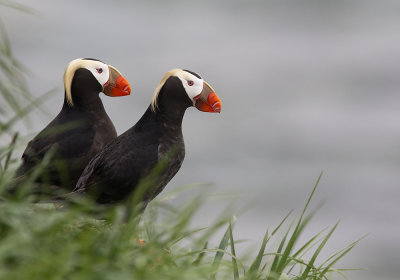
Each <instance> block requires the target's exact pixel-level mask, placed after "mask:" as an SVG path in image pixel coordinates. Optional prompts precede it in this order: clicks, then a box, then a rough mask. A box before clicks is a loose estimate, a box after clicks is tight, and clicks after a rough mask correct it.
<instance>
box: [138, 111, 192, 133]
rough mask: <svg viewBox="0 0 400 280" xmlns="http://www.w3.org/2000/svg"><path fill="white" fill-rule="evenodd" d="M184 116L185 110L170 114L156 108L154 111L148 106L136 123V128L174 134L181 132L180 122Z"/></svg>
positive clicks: (170, 112)
mask: <svg viewBox="0 0 400 280" xmlns="http://www.w3.org/2000/svg"><path fill="white" fill-rule="evenodd" d="M184 114H185V110H183V111H178V112H172V111H171V110H168V111H164V110H162V109H161V110H160V108H157V109H156V111H153V110H152V109H151V106H149V107H148V108H147V110H146V112H145V113H144V114H143V116H142V117H141V118H140V120H139V121H138V122H137V124H136V127H137V128H139V129H142V128H144V127H146V129H152V128H153V129H156V130H160V131H164V132H165V133H167V134H169V133H173V134H174V133H176V132H178V133H179V134H180V133H181V132H182V120H183V116H184Z"/></svg>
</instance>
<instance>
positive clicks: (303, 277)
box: [300, 222, 339, 280]
mask: <svg viewBox="0 0 400 280" xmlns="http://www.w3.org/2000/svg"><path fill="white" fill-rule="evenodd" d="M338 224H339V222H337V223H336V224H335V225H334V226H333V228H332V229H331V230H330V231H329V233H328V234H327V235H326V237H325V238H324V239H323V240H322V242H321V244H320V245H319V246H318V248H317V250H316V251H315V253H314V254H313V256H312V257H311V260H310V262H309V263H308V266H307V267H306V269H305V270H304V272H303V274H302V275H301V277H300V279H301V280H305V279H307V277H308V273H309V272H310V270H311V268H312V267H314V263H315V260H316V259H317V257H318V255H319V253H320V252H321V250H322V248H323V247H324V246H325V244H326V242H328V239H329V238H330V237H331V235H332V234H333V232H334V231H335V229H336V227H337V226H338Z"/></svg>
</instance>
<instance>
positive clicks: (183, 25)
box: [0, 0, 400, 280]
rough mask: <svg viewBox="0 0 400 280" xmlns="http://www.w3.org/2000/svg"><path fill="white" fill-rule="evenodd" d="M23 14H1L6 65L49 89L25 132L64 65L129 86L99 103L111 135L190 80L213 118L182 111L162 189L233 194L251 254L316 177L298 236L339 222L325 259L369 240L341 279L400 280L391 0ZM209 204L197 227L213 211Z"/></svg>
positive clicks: (42, 9) (394, 8) (88, 7)
mask: <svg viewBox="0 0 400 280" xmlns="http://www.w3.org/2000/svg"><path fill="white" fill-rule="evenodd" d="M24 2H25V4H27V5H31V6H32V5H33V3H32V2H31V1H24ZM33 8H35V9H36V10H37V11H39V15H28V14H21V13H19V12H16V11H13V10H10V9H6V8H4V7H0V12H1V15H2V17H3V19H4V21H5V23H6V27H7V30H8V31H9V35H10V37H11V41H12V45H13V49H14V51H15V54H16V56H17V57H19V58H20V59H21V60H22V61H23V62H24V63H25V64H26V65H27V66H28V67H29V68H30V69H31V70H32V71H33V75H32V77H31V78H30V79H29V84H30V86H31V89H32V91H34V92H35V93H37V94H38V95H39V94H41V93H43V92H45V91H47V90H49V89H52V88H55V87H58V89H59V95H57V96H55V97H54V98H52V99H51V100H49V101H48V103H47V105H48V106H49V107H50V108H51V113H52V115H51V116H45V115H43V114H40V113H36V114H35V113H34V114H33V115H32V118H33V120H34V124H35V125H34V127H33V128H31V129H29V130H28V131H29V132H34V131H37V130H39V129H41V128H42V127H43V126H44V125H45V124H46V123H47V122H48V121H49V120H50V119H51V118H52V117H53V116H54V115H55V114H56V113H58V111H59V109H60V107H61V103H62V99H63V95H62V74H63V71H64V68H65V66H66V64H67V63H68V62H69V61H70V60H71V59H74V58H77V57H97V58H99V59H102V60H103V61H105V62H107V63H110V64H112V65H114V66H116V67H117V68H118V69H119V70H120V71H121V72H122V73H123V74H124V75H125V76H126V77H127V78H128V80H130V81H132V85H133V89H134V93H133V95H132V96H130V97H128V98H120V99H118V98H116V99H111V98H107V97H104V98H103V100H104V104H105V106H106V109H107V111H108V112H109V115H110V117H111V118H112V120H113V121H114V124H115V126H116V127H117V130H118V132H119V133H121V132H123V131H125V130H126V129H128V128H129V127H130V126H132V125H133V124H134V123H135V122H136V120H138V118H139V117H140V116H141V115H142V113H143V112H144V111H145V109H146V108H147V106H148V104H149V102H150V100H151V96H152V92H153V90H154V88H155V86H156V85H157V84H158V82H159V80H160V79H161V77H162V75H163V74H164V73H165V72H166V71H167V70H169V69H171V68H176V67H184V68H186V69H191V70H193V71H195V72H197V73H199V74H200V75H202V76H203V78H205V80H207V81H208V82H209V83H210V84H211V85H212V86H213V87H214V88H215V90H216V91H217V93H218V94H219V96H220V97H221V99H222V101H223V110H222V113H221V114H220V115H214V114H204V113H201V112H198V111H196V110H194V109H191V110H188V112H187V114H186V116H185V121H184V136H185V141H186V148H187V154H186V159H185V163H184V165H183V167H182V169H181V171H180V172H179V174H178V175H177V176H176V177H175V178H174V180H173V181H171V183H170V184H169V185H168V189H173V188H174V187H176V186H180V185H183V184H187V183H193V182H213V183H215V186H216V187H215V188H216V190H217V191H241V192H242V195H241V202H242V203H243V204H246V203H249V202H250V201H251V205H252V207H251V209H250V210H249V211H248V212H246V214H244V215H242V216H241V217H239V221H238V225H237V228H236V234H235V235H236V236H237V238H240V239H241V238H247V239H250V240H252V241H251V242H249V243H250V244H253V243H254V241H260V240H261V238H262V235H263V233H264V230H265V227H266V226H267V225H270V226H271V227H273V226H275V225H277V224H278V223H279V222H280V220H281V219H282V218H283V217H284V216H285V214H286V213H287V212H288V211H289V210H290V209H292V208H295V209H301V207H302V206H303V205H304V203H305V201H306V198H307V196H308V194H309V193H310V191H311V189H312V186H313V184H314V182H315V180H316V179H317V177H318V175H319V173H320V172H321V171H322V170H324V171H325V173H324V176H323V179H322V181H321V184H320V187H319V189H318V191H317V196H316V200H315V203H314V205H317V204H318V202H319V201H321V200H325V201H326V202H325V205H324V207H323V208H322V209H321V210H320V211H319V212H318V215H317V216H316V218H315V220H314V222H313V223H312V225H311V228H310V229H309V231H307V232H306V233H305V236H311V234H314V233H315V232H318V231H319V230H320V229H322V228H324V227H326V226H329V225H333V224H334V223H335V222H336V221H337V220H338V219H340V220H341V224H340V226H339V228H338V230H337V232H336V233H335V234H334V236H333V239H332V240H331V242H330V243H328V248H327V253H333V252H334V251H335V250H336V249H339V248H342V247H344V246H345V245H347V244H348V243H350V242H352V241H353V240H355V239H357V238H359V237H361V236H362V235H364V234H365V233H370V235H369V236H368V237H367V238H366V239H365V240H363V241H362V242H361V243H360V244H359V245H358V246H357V247H356V248H355V249H354V251H353V252H351V253H350V254H349V255H348V256H346V257H345V259H344V260H343V261H342V262H340V263H339V264H338V266H341V265H342V266H345V267H367V268H368V271H362V272H356V273H350V274H349V275H350V276H351V279H364V280H365V279H385V280H390V279H398V278H399V276H398V275H399V273H400V269H399V261H398V258H397V257H398V253H399V252H400V242H399V241H398V238H397V237H398V235H399V234H400V225H399V218H398V213H400V206H399V203H398V200H399V196H400V190H399V182H400V173H399V172H398V170H399V166H400V149H399V148H400V144H399V143H400V122H399V121H398V119H399V118H400V111H399V110H398V107H399V104H400V95H399V93H398V92H399V90H400V79H399V73H400V51H399V49H400V36H399V34H400V2H399V1H395V0H381V1H372V0H363V1H361V0H347V1H344V0H336V1H316V0H298V1H283V0H279V1H278V0H275V1H239V0H235V1H232V0H230V1H228V0H225V1H211V0H204V1H200V2H199V1H198V2H188V1H146V2H144V1H118V2H117V1H109V2H105V3H99V1H93V0H92V1H85V2H82V1H76V0H74V1H68V2H62V3H60V2H59V1H50V0H37V1H35V2H34V6H33ZM21 130H25V129H24V127H22V126H21ZM209 204H210V205H207V207H206V208H205V209H204V215H199V217H198V219H197V222H198V223H199V224H201V225H207V224H208V223H209V217H210V215H212V213H213V211H214V210H215V209H217V208H218V206H217V203H216V202H215V201H214V202H210V203H209ZM206 214H207V215H206Z"/></svg>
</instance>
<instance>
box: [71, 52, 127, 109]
mask: <svg viewBox="0 0 400 280" xmlns="http://www.w3.org/2000/svg"><path fill="white" fill-rule="evenodd" d="M78 76H80V79H81V80H82V83H85V85H82V87H85V88H87V87H94V90H98V92H103V93H104V94H105V95H108V96H112V97H116V96H125V95H129V94H130V93H131V87H130V85H129V83H128V81H127V80H126V79H125V78H124V77H123V76H122V75H121V73H120V72H119V71H118V70H117V69H116V68H115V67H113V66H111V65H107V64H105V63H104V62H102V61H99V60H96V59H93V58H78V59H74V60H72V61H71V62H70V63H69V64H68V66H67V68H66V69H65V72H64V86H65V95H66V99H67V102H68V104H69V105H70V106H71V107H72V106H74V100H73V97H72V82H73V80H74V78H78Z"/></svg>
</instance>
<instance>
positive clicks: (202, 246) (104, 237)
mask: <svg viewBox="0 0 400 280" xmlns="http://www.w3.org/2000/svg"><path fill="white" fill-rule="evenodd" d="M1 4H3V5H4V4H7V5H9V6H12V5H13V4H12V2H8V1H7V2H6V1H0V5H1ZM0 37H1V40H0V73H1V74H0V93H1V95H0V100H1V101H0V102H1V104H2V106H1V108H0V115H1V116H2V118H1V123H0V139H3V140H4V139H7V141H5V142H4V141H2V142H1V143H2V144H1V145H0V171H1V172H0V196H1V194H2V193H3V192H4V191H5V190H6V189H7V187H8V186H9V184H10V182H11V181H12V178H13V174H14V172H15V165H12V164H10V163H11V162H13V161H17V160H16V159H15V158H14V157H13V155H12V151H13V150H14V148H15V143H16V141H17V134H16V133H17V132H16V131H15V129H14V126H15V123H16V122H17V121H19V120H21V119H22V120H24V119H26V118H25V117H26V116H27V115H28V114H29V112H30V111H31V109H32V108H35V107H36V106H37V105H38V104H40V103H41V102H42V99H41V98H39V99H35V98H33V97H32V95H31V94H30V93H29V90H28V87H27V84H26V80H25V75H26V74H27V73H28V71H27V70H26V69H25V68H24V67H23V66H22V65H21V63H20V62H18V60H17V59H16V58H15V57H14V56H13V53H12V51H11V46H10V42H9V40H8V37H7V34H6V32H5V28H4V25H3V23H2V22H1V21H0ZM21 104H25V105H21ZM5 136H6V137H5ZM47 162H48V158H45V159H44V160H43V162H42V163H41V164H40V165H39V166H38V168H39V169H40V168H45V166H46V164H47ZM32 176H35V172H34V173H33V174H32ZM320 178H321V177H320ZM320 178H318V181H317V183H316V184H315V186H314V188H313V190H312V192H311V195H310V196H309V198H308V200H307V202H306V205H305V207H304V209H303V210H302V211H301V213H300V215H299V217H298V218H297V219H295V220H294V222H292V224H290V223H289V222H288V219H289V218H290V217H291V216H292V213H289V214H288V215H287V216H286V217H283V219H282V223H281V224H279V225H278V226H276V227H275V228H273V229H272V230H270V229H267V230H266V233H265V236H264V238H263V241H262V243H261V244H260V245H259V250H258V251H257V252H254V254H253V259H247V258H241V256H239V255H238V254H237V250H236V248H237V245H238V243H237V241H236V240H235V231H234V226H235V223H236V219H237V218H236V217H229V216H226V217H222V218H220V219H217V220H216V221H213V222H211V221H210V225H209V226H208V227H206V228H193V227H192V226H191V223H192V221H193V217H194V215H195V214H196V213H197V210H198V209H199V207H201V205H202V204H203V202H204V200H205V199H206V197H205V196H203V195H196V197H195V198H193V200H191V201H189V202H187V203H186V204H184V205H179V206H178V207H177V206H174V205H172V204H171V203H169V202H168V201H169V200H166V199H165V198H166V197H168V196H169V194H168V193H167V194H163V195H162V196H160V197H159V198H157V199H156V200H155V201H153V202H152V203H150V205H149V206H148V207H147V209H146V211H145V213H144V214H143V215H139V214H138V212H137V214H133V215H129V216H128V219H127V216H126V212H132V211H135V209H132V206H131V205H126V204H121V205H117V206H114V207H108V208H103V207H101V208H99V207H97V206H96V205H93V204H92V203H91V202H90V201H83V202H81V203H80V204H76V205H75V206H71V207H62V208H61V209H59V207H57V206H56V205H53V204H34V203H32V199H31V196H30V195H27V194H26V193H22V194H19V195H20V198H19V199H13V200H4V199H3V201H2V202H1V203H0V279H19V280H24V279H29V280H32V279H49V280H50V279H85V280H87V279H122V280H123V279H235V280H236V279H265V280H278V279H281V280H282V279H329V276H330V275H331V274H339V275H341V274H343V271H342V270H341V269H340V268H337V267H335V265H336V264H337V262H338V260H340V259H342V257H344V256H345V255H346V254H347V253H348V252H349V251H350V250H351V249H352V248H353V247H354V246H355V245H356V244H357V242H358V241H355V242H353V243H350V244H349V245H348V246H347V247H345V248H343V249H340V250H338V251H337V252H335V253H332V255H331V256H330V257H329V258H327V259H325V260H320V258H319V256H320V253H321V251H322V250H323V249H324V247H325V245H326V243H327V242H328V241H329V239H330V237H331V236H332V234H333V233H334V231H335V230H336V226H337V225H334V226H332V228H331V229H330V230H329V231H327V232H323V231H322V232H319V233H316V234H315V235H314V236H311V237H309V238H308V241H307V242H306V243H305V244H298V243H299V238H300V237H301V236H302V233H303V231H304V229H305V228H306V226H307V225H308V224H309V223H310V221H311V218H312V216H313V214H314V213H313V212H310V211H309V209H308V208H309V203H310V201H311V199H312V198H313V196H314V193H315V190H316V188H317V185H318V183H319V180H320ZM26 182H27V183H25V184H26V186H25V187H26V188H27V189H29V188H30V185H29V184H33V180H30V181H29V180H28V181H26ZM190 191H192V189H190ZM135 199H137V197H134V198H133V200H135ZM288 207H290V206H289V205H288ZM93 208H96V211H92V210H93ZM99 212H101V213H102V216H101V217H102V219H98V217H97V216H95V215H94V214H93V213H99ZM134 213H135V212H134ZM288 223H289V226H288V225H287V224H288ZM285 226H288V227H287V229H286V230H284V229H283V228H284V227H285ZM224 227H225V228H226V230H225V233H224V234H223V235H222V236H220V237H219V239H220V242H219V244H218V245H217V246H215V247H213V246H210V245H209V243H208V240H210V239H211V238H214V239H215V238H216V235H218V232H219V230H220V229H221V228H224ZM278 233H279V234H280V235H279V234H278ZM278 236H281V237H278ZM141 239H143V240H144V241H145V244H141V243H140V242H138V240H141ZM272 241H273V242H272ZM277 241H278V244H279V246H278V248H274V246H272V245H270V244H271V243H276V242H277Z"/></svg>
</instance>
